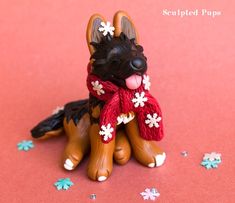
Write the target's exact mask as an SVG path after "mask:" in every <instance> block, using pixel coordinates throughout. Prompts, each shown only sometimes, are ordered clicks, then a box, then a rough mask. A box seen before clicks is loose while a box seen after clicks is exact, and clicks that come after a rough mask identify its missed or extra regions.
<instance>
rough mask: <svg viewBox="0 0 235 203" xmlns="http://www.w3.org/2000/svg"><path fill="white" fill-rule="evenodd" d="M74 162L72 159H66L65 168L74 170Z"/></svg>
mask: <svg viewBox="0 0 235 203" xmlns="http://www.w3.org/2000/svg"><path fill="white" fill-rule="evenodd" d="M73 166H74V164H73V162H72V161H71V160H70V159H66V161H65V163H64V168H65V169H67V170H69V171H71V170H73Z"/></svg>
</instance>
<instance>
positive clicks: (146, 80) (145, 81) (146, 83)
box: [143, 75, 151, 90]
mask: <svg viewBox="0 0 235 203" xmlns="http://www.w3.org/2000/svg"><path fill="white" fill-rule="evenodd" d="M143 84H144V89H146V90H150V86H151V82H150V78H149V76H148V75H144V79H143Z"/></svg>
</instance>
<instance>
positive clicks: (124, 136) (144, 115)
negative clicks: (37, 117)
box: [31, 11, 166, 181]
mask: <svg viewBox="0 0 235 203" xmlns="http://www.w3.org/2000/svg"><path fill="white" fill-rule="evenodd" d="M113 25H114V27H112V26H111V25H110V23H109V22H107V21H106V20H105V19H104V18H103V17H102V16H101V15H99V14H95V15H93V16H91V18H90V21H89V23H88V26H87V44H88V48H89V51H90V53H91V58H90V63H89V65H88V77H87V87H88V90H89V93H90V94H89V99H85V100H80V101H75V102H71V103H68V104H66V105H65V106H64V108H63V109H60V110H59V111H58V112H57V113H55V114H53V115H52V116H51V117H49V118H47V119H45V120H43V121H42V122H40V123H39V124H38V125H37V126H36V127H34V128H33V129H32V130H31V133H32V136H33V137H34V138H37V139H45V138H49V137H54V136H58V135H60V134H63V131H65V134H66V135H67V136H68V143H67V145H66V147H65V151H64V154H63V159H62V163H63V166H64V168H65V169H67V170H73V169H75V168H76V167H77V166H78V164H79V163H80V161H81V160H82V158H83V157H84V155H85V154H86V153H88V152H89V151H90V159H89V163H88V169H87V174H88V177H89V178H90V179H92V180H96V181H104V180H106V179H107V178H108V177H109V176H110V174H111V172H112V168H113V160H115V162H116V163H117V164H120V165H124V164H126V163H127V162H128V160H129V159H130V156H131V151H132V153H133V154H134V157H135V158H136V160H137V161H138V162H139V163H141V164H142V165H144V166H147V167H150V168H153V167H158V166H161V165H162V164H163V163H164V161H165V158H166V154H165V153H164V152H163V151H162V150H161V149H160V148H159V147H157V146H156V144H155V141H159V140H160V139H161V138H162V137H163V125H162V114H161V110H160V107H159V105H158V103H157V101H156V100H155V99H154V98H153V97H152V96H151V94H150V93H149V88H150V82H149V76H147V75H146V71H147V58H146V57H145V56H144V54H143V48H142V47H141V46H140V45H139V41H138V36H137V32H136V29H135V26H134V24H133V22H132V20H131V18H130V17H129V16H128V15H127V14H126V13H125V12H123V11H118V12H117V13H116V14H115V15H114V20H113Z"/></svg>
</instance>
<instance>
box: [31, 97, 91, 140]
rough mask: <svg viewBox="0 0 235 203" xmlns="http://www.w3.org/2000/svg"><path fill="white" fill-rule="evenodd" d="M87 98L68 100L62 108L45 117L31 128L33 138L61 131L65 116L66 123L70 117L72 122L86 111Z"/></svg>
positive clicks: (77, 119) (77, 120) (53, 134)
mask: <svg viewBox="0 0 235 203" xmlns="http://www.w3.org/2000/svg"><path fill="white" fill-rule="evenodd" d="M88 103H89V101H88V99H84V100H79V101H75V102H70V103H68V104H66V105H65V107H64V109H63V110H59V112H57V113H56V114H53V115H52V116H50V117H48V118H46V119H45V120H43V121H41V122H40V123H39V124H37V125H36V126H35V127H34V128H33V129H32V130H31V135H32V137H34V138H42V137H46V136H45V135H49V136H55V135H57V134H60V133H61V132H63V123H64V119H65V118H66V121H67V123H68V122H69V121H70V120H71V119H72V120H73V122H74V124H75V125H77V123H78V122H79V121H80V119H81V118H82V117H83V116H84V114H86V113H87V112H88V109H89V108H88V105H89V104H88Z"/></svg>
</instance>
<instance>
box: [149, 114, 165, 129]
mask: <svg viewBox="0 0 235 203" xmlns="http://www.w3.org/2000/svg"><path fill="white" fill-rule="evenodd" d="M161 120H162V118H161V117H160V116H157V114H156V113H154V114H153V115H151V114H148V115H147V119H146V120H145V123H146V124H147V125H148V126H149V127H150V128H152V127H153V126H154V127H156V128H158V127H159V124H158V123H159V122H160V121H161Z"/></svg>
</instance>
